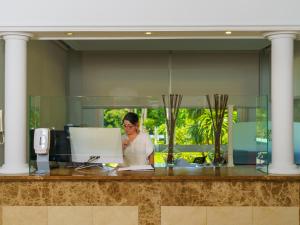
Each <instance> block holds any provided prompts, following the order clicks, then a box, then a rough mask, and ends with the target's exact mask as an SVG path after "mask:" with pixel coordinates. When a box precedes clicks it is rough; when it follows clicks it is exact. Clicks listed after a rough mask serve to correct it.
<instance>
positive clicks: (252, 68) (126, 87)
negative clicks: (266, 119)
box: [69, 52, 259, 96]
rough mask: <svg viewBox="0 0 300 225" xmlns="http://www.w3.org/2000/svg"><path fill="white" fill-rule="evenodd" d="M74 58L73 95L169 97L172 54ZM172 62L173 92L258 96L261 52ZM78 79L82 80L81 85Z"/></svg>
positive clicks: (179, 57)
mask: <svg viewBox="0 0 300 225" xmlns="http://www.w3.org/2000/svg"><path fill="white" fill-rule="evenodd" d="M75 54H76V53H75ZM73 58H74V62H73V61H72V62H71V63H70V66H71V68H73V67H74V65H76V67H77V70H75V71H73V73H72V74H70V81H69V82H70V83H71V84H72V85H74V84H75V86H76V88H75V87H74V86H73V87H72V89H70V94H71V95H72V94H76V95H87V96H99V95H102V96H118V95H122V96H124V95H127V96H149V95H150V96H160V95H161V94H163V93H168V89H169V75H168V59H169V55H168V54H167V53H149V52H148V53H100V52H83V53H82V54H81V55H79V54H78V55H77V57H75V56H74V57H73ZM75 59H76V60H75ZM172 62H173V63H172V64H173V67H172V74H173V76H172V77H173V78H172V89H173V92H178V93H182V94H184V95H205V94H209V93H228V94H230V95H258V82H259V80H258V79H259V68H258V67H259V64H258V53H257V52H248V53H234V52H232V53H217V52H215V53H174V54H173V56H172ZM78 63H79V64H80V65H81V66H78V65H79V64H78ZM78 80H81V81H82V82H77V83H76V81H78ZM72 90H73V91H72Z"/></svg>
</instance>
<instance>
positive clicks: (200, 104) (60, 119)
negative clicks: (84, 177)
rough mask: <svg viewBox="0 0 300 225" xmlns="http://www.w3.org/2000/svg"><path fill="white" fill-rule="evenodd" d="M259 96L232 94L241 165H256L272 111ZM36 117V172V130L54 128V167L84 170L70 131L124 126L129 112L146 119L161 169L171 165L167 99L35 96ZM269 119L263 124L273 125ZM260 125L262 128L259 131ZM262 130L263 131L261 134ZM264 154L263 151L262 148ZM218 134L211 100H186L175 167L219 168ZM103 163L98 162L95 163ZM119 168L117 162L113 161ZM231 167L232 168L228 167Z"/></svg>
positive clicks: (32, 117) (224, 137)
mask: <svg viewBox="0 0 300 225" xmlns="http://www.w3.org/2000/svg"><path fill="white" fill-rule="evenodd" d="M264 103H265V102H264V101H258V100H257V97H256V96H229V100H228V105H232V106H233V108H234V110H233V143H232V146H233V160H234V163H235V165H255V164H256V163H257V161H256V153H257V151H258V150H257V148H258V147H260V146H258V145H256V144H257V140H260V139H259V137H260V136H259V137H258V136H257V135H258V133H259V135H261V132H262V130H263V128H262V125H261V124H260V125H259V122H262V118H261V119H260V120H258V115H261V113H260V112H259V110H260V109H261V108H265V107H267V106H266V105H265V104H264ZM29 104H30V107H29V108H30V113H29V125H30V142H29V143H30V147H29V149H30V154H29V155H30V172H31V173H34V172H36V170H37V164H36V154H35V151H34V148H33V141H34V138H33V137H34V129H36V128H49V129H50V130H51V131H50V137H51V138H50V139H51V143H50V153H49V154H50V155H49V161H50V166H51V168H55V167H72V166H81V164H82V162H79V163H76V162H75V163H74V160H73V159H72V148H71V143H70V132H69V130H70V127H103V128H120V129H121V133H122V134H124V129H123V127H122V118H123V117H124V115H125V114H126V113H127V112H135V113H137V114H138V115H139V118H140V129H141V130H145V131H146V132H147V133H149V135H150V138H151V140H152V142H153V144H154V146H155V155H154V161H155V167H165V166H166V156H167V152H166V147H167V146H166V143H167V135H166V125H165V116H164V105H163V101H162V97H161V96H157V97H155V96H150V97H126V96H117V97H104V96H102V97H86V96H77V97H65V96H63V97H57V96H32V97H30V100H29ZM267 117H268V116H267V114H266V117H264V118H263V121H265V120H266V121H267ZM258 127H259V129H258ZM258 130H260V132H258ZM227 147H228V113H227V111H226V112H225V116H224V122H223V127H222V134H221V153H222V155H223V156H224V158H225V163H226V161H227V160H228V158H227V155H228V152H227ZM259 149H260V150H259V151H262V150H261V148H259ZM213 152H214V132H213V128H212V122H211V118H210V111H209V109H208V104H207V100H206V96H183V100H182V104H181V108H180V110H179V114H178V119H177V123H176V131H175V160H176V161H177V164H176V165H175V166H188V167H210V166H213V164H212V161H213V155H214V154H213ZM95 165H97V162H96V163H95ZM107 165H109V166H112V167H113V166H115V165H116V164H115V163H114V162H111V163H108V164H107ZM224 166H226V164H224Z"/></svg>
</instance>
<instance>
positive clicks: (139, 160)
mask: <svg viewBox="0 0 300 225" xmlns="http://www.w3.org/2000/svg"><path fill="white" fill-rule="evenodd" d="M123 126H124V129H125V133H126V134H125V135H123V136H122V148H123V153H124V162H125V164H127V165H128V166H129V165H147V164H152V165H153V164H154V153H153V144H152V142H151V139H150V137H149V135H148V134H146V133H144V132H142V131H140V130H139V119H138V115H137V114H135V113H132V112H129V113H127V114H126V115H125V117H124V118H123Z"/></svg>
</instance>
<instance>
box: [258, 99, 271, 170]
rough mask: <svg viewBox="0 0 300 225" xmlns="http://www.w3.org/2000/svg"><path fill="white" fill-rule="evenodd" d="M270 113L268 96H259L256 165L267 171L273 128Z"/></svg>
mask: <svg viewBox="0 0 300 225" xmlns="http://www.w3.org/2000/svg"><path fill="white" fill-rule="evenodd" d="M268 113H269V111H268V98H267V96H260V97H258V98H257V108H256V148H257V154H256V167H257V169H259V170H261V171H263V172H265V173H268V165H269V162H270V158H271V156H270V154H269V142H270V141H271V130H270V128H269V121H268Z"/></svg>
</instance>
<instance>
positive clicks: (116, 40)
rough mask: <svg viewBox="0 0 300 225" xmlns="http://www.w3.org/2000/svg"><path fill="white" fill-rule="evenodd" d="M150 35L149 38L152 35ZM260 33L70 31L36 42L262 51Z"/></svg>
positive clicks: (80, 47)
mask: <svg viewBox="0 0 300 225" xmlns="http://www.w3.org/2000/svg"><path fill="white" fill-rule="evenodd" d="M149 32H150V34H149ZM263 33H264V32H261V31H232V32H231V34H226V32H225V31H115V32H114V31H94V32H92V31H71V32H66V31H65V32H35V33H34V39H36V40H60V43H61V44H63V46H65V47H66V48H69V49H73V50H77V51H140V50H144V51H197V50H199V51H205V50H208V51H210V50H216V51H227V50H259V49H262V48H264V47H266V46H268V45H270V42H269V41H268V40H267V39H265V38H264V37H263Z"/></svg>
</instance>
